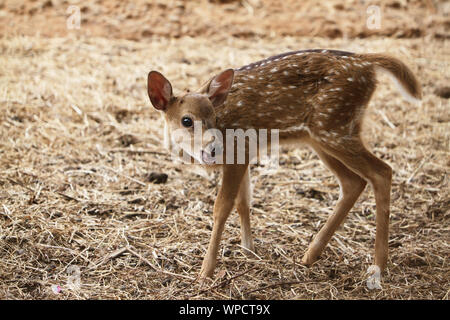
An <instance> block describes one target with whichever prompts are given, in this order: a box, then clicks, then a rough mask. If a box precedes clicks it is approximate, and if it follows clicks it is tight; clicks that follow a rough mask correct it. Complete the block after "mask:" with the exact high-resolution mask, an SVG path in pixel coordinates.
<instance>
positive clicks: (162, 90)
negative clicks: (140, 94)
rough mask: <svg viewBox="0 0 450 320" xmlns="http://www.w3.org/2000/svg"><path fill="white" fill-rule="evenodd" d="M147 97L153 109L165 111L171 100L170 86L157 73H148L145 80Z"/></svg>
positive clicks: (167, 81)
mask: <svg viewBox="0 0 450 320" xmlns="http://www.w3.org/2000/svg"><path fill="white" fill-rule="evenodd" d="M147 90H148V97H149V98H150V101H151V102H152V104H153V106H154V107H155V109H158V110H162V111H165V110H166V108H167V105H168V104H169V101H170V99H172V96H173V95H172V85H171V84H170V82H169V80H167V79H166V78H165V77H164V76H163V75H162V74H161V73H159V72H158V71H150V72H149V74H148V78H147Z"/></svg>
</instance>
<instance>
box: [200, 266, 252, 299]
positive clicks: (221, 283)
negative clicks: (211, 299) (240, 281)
mask: <svg viewBox="0 0 450 320" xmlns="http://www.w3.org/2000/svg"><path fill="white" fill-rule="evenodd" d="M256 267H257V265H256V266H253V267H251V268H250V269H247V270H245V271H243V272H241V273H238V274H236V275H234V276H232V277H231V278H228V279H225V280H223V281H221V282H220V283H219V284H216V285H214V286H212V287H209V288H206V289H204V290H202V291H200V292H199V293H197V294H195V295H200V294H202V293H205V292H208V291H210V290H214V289H217V288H219V287H222V286H224V285H225V284H227V283H229V282H231V280H234V279H236V278H239V277H242V276H243V275H245V274H247V273H249V272H250V271H252V270H253V269H255V268H256ZM192 296H194V295H192Z"/></svg>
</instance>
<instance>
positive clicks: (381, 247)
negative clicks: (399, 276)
mask: <svg viewBox="0 0 450 320" xmlns="http://www.w3.org/2000/svg"><path fill="white" fill-rule="evenodd" d="M323 149H324V151H325V152H327V153H328V154H331V155H332V156H333V157H335V158H337V159H339V161H341V162H342V163H343V164H345V166H347V167H348V168H349V169H351V170H352V171H354V172H355V173H357V174H358V175H359V176H361V177H363V178H364V179H365V180H367V181H369V182H370V183H371V185H372V187H373V190H374V194H375V203H376V210H377V213H376V228H377V229H376V238H375V259H374V265H373V266H371V267H370V268H369V270H368V272H369V273H371V278H369V280H368V283H367V284H368V287H369V288H370V289H372V288H381V286H380V283H379V282H380V273H381V271H383V269H384V268H385V267H386V263H387V258H388V240H389V239H388V238H389V205H390V195H391V180H392V169H391V167H390V166H389V165H387V164H386V163H384V162H383V161H381V160H380V159H378V158H377V157H375V156H374V155H373V154H372V153H370V152H369V151H368V150H367V149H366V148H365V147H364V145H363V144H362V142H361V140H360V139H359V137H354V138H353V139H352V140H351V141H348V143H347V144H342V146H341V147H339V146H338V147H329V146H324V148H323ZM370 281H372V282H371V283H370Z"/></svg>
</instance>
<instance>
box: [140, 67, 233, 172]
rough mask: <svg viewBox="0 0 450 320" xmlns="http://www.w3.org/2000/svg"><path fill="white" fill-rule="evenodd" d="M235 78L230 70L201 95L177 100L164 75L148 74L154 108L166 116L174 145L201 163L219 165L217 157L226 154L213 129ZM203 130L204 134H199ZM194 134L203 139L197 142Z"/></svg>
mask: <svg viewBox="0 0 450 320" xmlns="http://www.w3.org/2000/svg"><path fill="white" fill-rule="evenodd" d="M233 78H234V71H233V69H227V70H225V71H223V72H221V73H220V74H218V75H217V76H215V77H213V78H212V79H211V80H210V81H208V82H207V83H206V84H205V85H204V86H203V87H202V88H201V89H199V90H198V91H197V92H188V93H184V94H182V95H180V96H179V97H175V96H174V95H173V91H172V85H171V84H170V82H169V81H168V80H167V79H166V78H165V77H164V76H163V75H162V74H161V73H159V72H158V71H150V73H149V74H148V81H147V89H148V96H149V98H150V101H151V103H152V104H153V107H155V109H157V110H159V111H162V112H163V115H164V119H165V121H166V129H167V130H168V132H167V133H168V135H169V137H168V138H169V140H170V143H173V144H175V145H177V146H178V147H180V148H182V149H183V150H185V151H186V152H187V153H189V154H190V156H192V157H193V158H194V159H196V160H197V161H199V162H200V163H203V164H209V165H212V164H215V163H216V155H217V153H218V152H220V151H222V145H221V143H222V141H218V139H217V137H215V136H214V134H213V133H212V132H213V131H212V130H211V129H214V128H216V113H215V108H216V107H218V106H220V105H222V104H223V103H224V102H225V100H226V98H227V95H228V92H229V91H230V88H231V85H232V84H233ZM199 127H200V128H201V130H198V129H199ZM205 130H208V131H206V132H205ZM194 133H197V134H198V133H200V134H201V136H200V137H196V139H194ZM195 144H197V146H196V145H195ZM219 149H220V150H219Z"/></svg>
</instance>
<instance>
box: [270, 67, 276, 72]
mask: <svg viewBox="0 0 450 320" xmlns="http://www.w3.org/2000/svg"><path fill="white" fill-rule="evenodd" d="M277 71H278V68H277V67H274V68H272V69H270V72H272V73H274V72H277Z"/></svg>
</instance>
